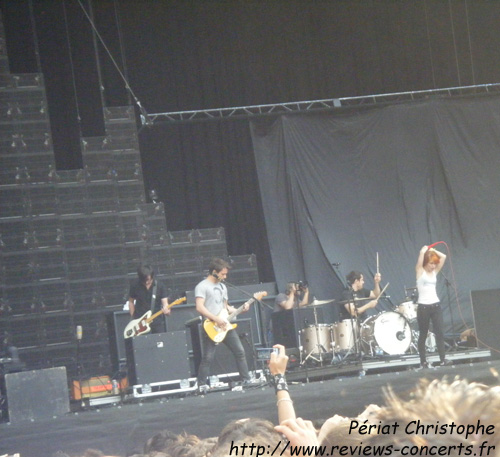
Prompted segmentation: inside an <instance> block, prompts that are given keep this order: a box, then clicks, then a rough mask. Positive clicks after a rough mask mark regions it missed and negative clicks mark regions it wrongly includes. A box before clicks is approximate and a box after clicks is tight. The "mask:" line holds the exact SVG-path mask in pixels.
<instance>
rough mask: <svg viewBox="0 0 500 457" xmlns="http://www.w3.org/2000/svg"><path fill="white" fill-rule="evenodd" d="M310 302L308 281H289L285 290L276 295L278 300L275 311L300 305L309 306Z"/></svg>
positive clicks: (275, 302)
mask: <svg viewBox="0 0 500 457" xmlns="http://www.w3.org/2000/svg"><path fill="white" fill-rule="evenodd" d="M308 303H309V286H308V285H307V283H305V282H302V281H299V282H289V283H288V284H287V285H286V290H285V292H284V293H283V292H281V293H279V294H278V295H277V296H276V300H275V301H274V312H278V311H284V310H287V309H292V308H298V307H299V306H307V304H308Z"/></svg>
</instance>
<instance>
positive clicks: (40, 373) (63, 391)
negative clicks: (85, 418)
mask: <svg viewBox="0 0 500 457" xmlns="http://www.w3.org/2000/svg"><path fill="white" fill-rule="evenodd" d="M5 390H6V393H7V408H8V414H9V422H11V423H13V424H14V423H18V422H25V421H33V420H36V419H50V418H52V417H54V416H62V415H64V414H66V413H69V391H68V378H67V376H66V368H65V367H57V368H46V369H43V370H33V371H21V372H19V373H9V374H6V375H5Z"/></svg>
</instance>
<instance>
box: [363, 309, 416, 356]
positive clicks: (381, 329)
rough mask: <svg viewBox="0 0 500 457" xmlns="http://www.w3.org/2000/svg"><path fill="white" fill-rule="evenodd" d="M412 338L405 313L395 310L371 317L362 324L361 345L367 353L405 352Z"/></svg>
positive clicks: (394, 353)
mask: <svg viewBox="0 0 500 457" xmlns="http://www.w3.org/2000/svg"><path fill="white" fill-rule="evenodd" d="M411 338H412V331H411V328H410V324H409V323H408V321H407V320H406V318H405V317H404V316H403V315H401V314H399V313H396V312H393V311H388V312H385V313H381V314H378V315H377V316H372V317H369V318H368V319H366V320H365V321H364V322H363V324H362V325H361V345H362V347H363V349H364V350H365V353H367V354H371V355H382V354H383V353H384V352H385V353H386V354H389V355H398V354H404V353H405V352H406V351H407V350H408V348H409V347H410V344H411Z"/></svg>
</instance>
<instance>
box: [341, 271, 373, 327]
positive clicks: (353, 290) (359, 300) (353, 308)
mask: <svg viewBox="0 0 500 457" xmlns="http://www.w3.org/2000/svg"><path fill="white" fill-rule="evenodd" d="M346 279H347V284H348V287H347V288H346V289H344V291H343V292H342V302H341V305H340V309H339V313H340V315H339V318H340V320H341V321H342V320H344V319H350V318H351V316H352V317H359V318H361V319H363V320H364V319H366V318H368V317H370V316H373V315H375V314H377V311H376V310H375V307H376V306H377V304H378V299H377V297H378V296H379V295H380V281H381V279H382V276H381V275H380V273H376V274H375V276H374V277H373V282H374V284H375V286H374V287H373V290H368V289H365V288H364V287H363V286H364V284H365V279H364V277H363V274H362V273H360V272H359V271H351V272H350V273H349V274H348V275H347V276H346ZM370 298H372V299H373V300H369V301H368V300H364V299H370ZM349 300H353V301H352V302H349Z"/></svg>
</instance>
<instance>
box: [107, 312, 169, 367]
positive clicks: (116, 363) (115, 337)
mask: <svg viewBox="0 0 500 457" xmlns="http://www.w3.org/2000/svg"><path fill="white" fill-rule="evenodd" d="M168 317H170V316H168ZM168 317H167V318H168ZM157 320H160V321H163V322H162V323H161V324H160V326H161V325H163V327H160V328H163V329H165V327H164V326H165V320H166V319H165V316H164V315H160V316H158V317H157V318H156V319H155V322H156V321H157ZM129 322H130V313H129V312H128V311H115V312H113V313H108V314H106V323H107V328H108V341H109V354H110V356H111V364H112V366H113V370H115V371H118V370H119V369H120V365H122V364H124V363H125V361H126V359H127V351H126V349H125V338H123V331H124V330H125V327H126V326H127V324H128V323H129ZM172 330H174V329H172Z"/></svg>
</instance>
